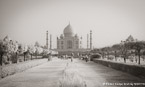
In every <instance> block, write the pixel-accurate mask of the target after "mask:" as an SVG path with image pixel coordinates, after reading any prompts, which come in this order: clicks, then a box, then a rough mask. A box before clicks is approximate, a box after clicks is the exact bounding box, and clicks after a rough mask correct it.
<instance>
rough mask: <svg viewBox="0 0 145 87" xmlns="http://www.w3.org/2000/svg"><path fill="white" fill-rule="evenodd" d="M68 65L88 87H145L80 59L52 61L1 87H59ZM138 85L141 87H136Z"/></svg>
mask: <svg viewBox="0 0 145 87" xmlns="http://www.w3.org/2000/svg"><path fill="white" fill-rule="evenodd" d="M68 65H71V66H73V65H74V67H70V68H72V69H73V68H74V69H77V71H78V72H79V74H81V75H82V76H83V79H84V81H85V82H86V85H87V87H145V80H144V79H140V78H137V77H134V76H132V75H129V74H126V73H123V72H120V71H117V70H114V69H111V68H108V67H105V66H103V65H99V64H97V63H94V62H87V63H86V62H85V61H82V60H78V59H76V60H74V61H73V63H71V62H70V60H60V59H55V60H52V61H50V62H47V63H44V64H42V65H40V66H37V67H34V68H31V69H29V70H26V71H24V72H22V73H18V74H15V75H12V76H8V77H6V78H4V79H2V80H0V87H59V85H60V80H61V79H62V77H63V74H64V70H65V69H66V66H68ZM137 83H138V84H139V85H140V86H135V85H136V84H137ZM143 84H144V86H143ZM109 85H111V86H109ZM112 85H113V86H112ZM117 85H124V86H117ZM127 85H129V86H127ZM131 85H134V86H131ZM141 85H142V86H141Z"/></svg>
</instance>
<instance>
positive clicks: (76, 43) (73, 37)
mask: <svg viewBox="0 0 145 87" xmlns="http://www.w3.org/2000/svg"><path fill="white" fill-rule="evenodd" d="M56 50H57V51H58V54H59V55H71V53H74V55H75V56H76V55H78V54H80V53H82V52H84V51H87V49H82V38H80V37H79V36H78V35H77V34H74V32H73V29H72V27H71V25H70V23H69V24H68V25H67V26H66V27H65V28H64V30H63V34H61V35H60V37H57V49H56Z"/></svg>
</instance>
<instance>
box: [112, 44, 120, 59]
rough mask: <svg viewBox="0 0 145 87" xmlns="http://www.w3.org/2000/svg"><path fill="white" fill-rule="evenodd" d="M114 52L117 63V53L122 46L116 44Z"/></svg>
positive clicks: (113, 47)
mask: <svg viewBox="0 0 145 87" xmlns="http://www.w3.org/2000/svg"><path fill="white" fill-rule="evenodd" d="M112 50H113V51H114V56H115V61H117V52H118V51H119V50H120V44H114V45H113V46H112Z"/></svg>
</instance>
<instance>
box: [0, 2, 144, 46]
mask: <svg viewBox="0 0 145 87" xmlns="http://www.w3.org/2000/svg"><path fill="white" fill-rule="evenodd" d="M69 21H70V24H71V26H72V27H73V30H74V31H75V33H77V34H78V35H79V36H82V37H83V47H86V42H87V41H86V38H87V33H89V31H90V30H92V31H93V46H94V47H103V46H108V45H112V44H115V43H119V42H120V41H121V40H125V39H126V38H127V37H128V36H129V35H130V34H131V35H132V36H133V37H134V38H137V39H138V40H145V0H0V39H2V38H4V37H5V36H6V35H9V37H11V39H13V40H17V41H18V42H20V43H24V44H34V43H35V42H36V41H38V42H39V43H40V44H41V45H45V43H46V41H45V39H46V30H48V31H49V34H50V33H51V34H52V37H53V48H55V47H56V37H57V36H60V34H62V33H63V29H64V28H65V27H66V26H67V25H68V23H69Z"/></svg>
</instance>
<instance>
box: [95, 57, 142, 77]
mask: <svg viewBox="0 0 145 87" xmlns="http://www.w3.org/2000/svg"><path fill="white" fill-rule="evenodd" d="M94 62H96V63H99V64H102V65H104V66H107V67H110V68H113V69H116V70H120V71H123V72H127V73H129V74H132V75H134V76H137V77H140V78H145V67H142V66H138V65H128V64H123V63H117V62H111V61H105V60H97V59H96V60H94Z"/></svg>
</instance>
